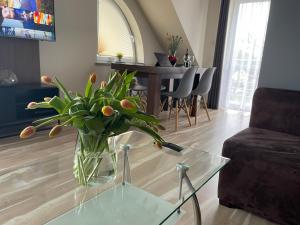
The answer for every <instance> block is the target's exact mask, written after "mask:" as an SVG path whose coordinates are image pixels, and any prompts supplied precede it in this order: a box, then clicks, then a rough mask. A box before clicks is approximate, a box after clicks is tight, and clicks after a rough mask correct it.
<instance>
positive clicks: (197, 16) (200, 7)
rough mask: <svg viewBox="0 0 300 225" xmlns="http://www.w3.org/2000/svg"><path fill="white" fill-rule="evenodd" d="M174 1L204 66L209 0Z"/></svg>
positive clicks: (183, 26)
mask: <svg viewBox="0 0 300 225" xmlns="http://www.w3.org/2000/svg"><path fill="white" fill-rule="evenodd" d="M172 3H173V5H174V8H175V10H176V13H177V16H178V18H179V20H180V23H181V26H182V28H183V30H184V32H185V35H186V36H187V38H188V41H189V44H190V46H191V48H192V49H193V53H194V55H195V57H196V59H197V62H198V64H199V65H201V66H202V64H203V54H204V43H205V35H206V23H207V13H208V6H209V0H189V1H182V0H172Z"/></svg>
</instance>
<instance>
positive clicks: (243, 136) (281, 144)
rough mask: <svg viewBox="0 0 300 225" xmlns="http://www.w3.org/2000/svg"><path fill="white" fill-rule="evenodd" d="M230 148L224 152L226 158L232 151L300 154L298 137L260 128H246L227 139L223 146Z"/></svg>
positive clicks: (299, 138) (299, 139)
mask: <svg viewBox="0 0 300 225" xmlns="http://www.w3.org/2000/svg"><path fill="white" fill-rule="evenodd" d="M225 145H226V147H231V148H230V149H231V152H227V153H226V152H225V154H226V156H227V157H230V156H232V154H233V153H234V151H246V150H247V149H250V150H251V151H255V150H257V151H259V152H263V151H266V152H267V153H268V152H274V153H275V152H277V153H280V152H281V153H291V154H300V137H299V136H294V135H290V134H287V133H281V132H276V131H271V130H266V129H260V128H247V129H245V130H243V131H241V132H240V133H238V134H236V135H234V136H233V137H231V138H229V139H227V140H226V141H225V143H224V146H225Z"/></svg>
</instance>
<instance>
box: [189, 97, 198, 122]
mask: <svg viewBox="0 0 300 225" xmlns="http://www.w3.org/2000/svg"><path fill="white" fill-rule="evenodd" d="M194 102H196V106H195V107H194V106H193V103H194ZM192 107H194V108H196V110H195V125H196V124H197V114H198V113H197V112H198V110H197V108H198V95H195V96H194V98H193V101H192V104H191V108H192ZM190 111H191V110H190Z"/></svg>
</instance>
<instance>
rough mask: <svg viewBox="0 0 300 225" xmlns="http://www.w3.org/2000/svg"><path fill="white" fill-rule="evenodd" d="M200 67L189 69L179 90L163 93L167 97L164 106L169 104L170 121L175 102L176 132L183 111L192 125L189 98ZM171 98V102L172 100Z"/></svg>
mask: <svg viewBox="0 0 300 225" xmlns="http://www.w3.org/2000/svg"><path fill="white" fill-rule="evenodd" d="M197 69H198V67H192V68H189V69H188V70H187V71H186V72H185V73H184V75H183V78H182V79H181V81H180V83H179V86H178V88H177V89H176V91H174V92H163V93H162V96H166V97H167V98H166V100H165V101H164V102H163V104H162V106H164V105H165V104H166V102H168V105H169V119H170V118H171V113H172V111H173V101H174V100H175V105H176V107H175V115H176V121H175V130H176V131H177V129H178V118H179V112H180V110H181V109H182V110H183V111H184V112H185V114H186V116H187V118H188V121H189V125H190V126H192V124H191V119H190V115H189V110H188V107H187V98H188V97H189V96H190V94H191V92H192V89H193V84H194V78H195V74H196V71H197ZM170 98H171V100H170Z"/></svg>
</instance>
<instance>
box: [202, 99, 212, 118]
mask: <svg viewBox="0 0 300 225" xmlns="http://www.w3.org/2000/svg"><path fill="white" fill-rule="evenodd" d="M203 102H204V109H205V112H206V115H207V118H208V120H209V121H211V119H210V116H209V113H208V109H207V104H206V99H205V97H203Z"/></svg>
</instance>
